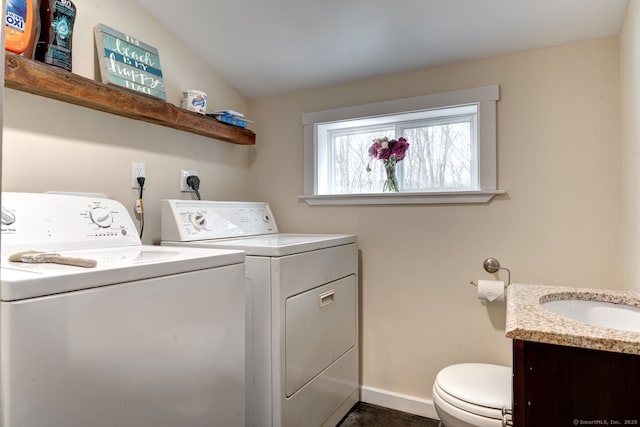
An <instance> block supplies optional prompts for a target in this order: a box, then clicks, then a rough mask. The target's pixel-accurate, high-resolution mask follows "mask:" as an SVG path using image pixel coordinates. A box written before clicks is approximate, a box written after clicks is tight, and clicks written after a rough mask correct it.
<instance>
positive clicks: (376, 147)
mask: <svg viewBox="0 0 640 427" xmlns="http://www.w3.org/2000/svg"><path fill="white" fill-rule="evenodd" d="M380 148H382V145H381V144H380V142H379V140H375V141H374V143H373V144H372V145H371V147H369V155H370V156H371V157H373V158H374V159H377V158H378V152H379V151H380Z"/></svg>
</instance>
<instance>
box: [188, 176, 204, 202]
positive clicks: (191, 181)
mask: <svg viewBox="0 0 640 427" xmlns="http://www.w3.org/2000/svg"><path fill="white" fill-rule="evenodd" d="M187 185H188V186H189V187H190V188H191V189H192V190H193V191H194V193H196V197H197V198H198V200H201V199H200V193H199V192H198V189H199V188H200V178H198V176H197V175H189V176H188V177H187Z"/></svg>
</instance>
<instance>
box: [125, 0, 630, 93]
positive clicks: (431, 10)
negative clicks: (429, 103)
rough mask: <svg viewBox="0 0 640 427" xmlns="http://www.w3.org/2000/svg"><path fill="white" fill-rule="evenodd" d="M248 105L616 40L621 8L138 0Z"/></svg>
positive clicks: (415, 0) (616, 3)
mask: <svg viewBox="0 0 640 427" xmlns="http://www.w3.org/2000/svg"><path fill="white" fill-rule="evenodd" d="M137 1H138V2H139V3H140V4H141V5H143V7H144V8H145V9H147V10H148V11H149V13H150V14H151V15H153V16H155V17H156V18H157V19H158V20H160V21H161V22H163V23H164V24H165V25H166V26H167V27H168V28H170V29H173V30H174V34H175V36H176V37H177V38H178V39H180V40H181V41H183V42H184V43H186V44H188V45H190V46H194V50H195V51H196V53H198V54H199V55H200V56H201V57H202V58H203V59H204V60H205V61H206V62H207V63H209V64H210V65H211V67H212V68H214V69H215V70H216V71H218V73H220V74H221V75H222V77H223V78H224V79H225V80H226V81H227V82H229V83H230V84H231V85H233V86H234V87H235V88H236V89H238V90H239V91H240V92H241V93H242V94H243V95H244V96H246V97H247V98H250V99H253V98H258V97H262V96H268V95H273V94H276V93H281V92H287V91H291V90H298V89H304V88H311V87H319V86H324V85H329V84H336V83H342V82H348V81H351V80H356V79H361V78H366V77H373V76H378V75H384V74H389V73H396V72H402V71H410V70H415V69H420V68H425V67H432V66H437V65H444V64H450V63H454V62H460V61H465V60H470V59H476V58H482V57H488V56H493V55H499V54H504V53H510V52H516V51H520V50H526V49H533V48H539V47H547V46H555V45H560V44H564V43H568V42H575V41H580V40H587V39H594V38H602V37H609V36H615V35H618V34H619V32H620V29H621V27H622V23H623V21H624V16H625V13H626V10H627V6H628V4H629V0H224V1H223V0H181V1H176V0H137Z"/></svg>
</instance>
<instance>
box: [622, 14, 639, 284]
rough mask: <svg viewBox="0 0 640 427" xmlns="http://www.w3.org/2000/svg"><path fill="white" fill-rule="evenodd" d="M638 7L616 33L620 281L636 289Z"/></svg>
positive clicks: (637, 250) (637, 232)
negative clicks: (621, 231) (621, 240)
mask: <svg viewBox="0 0 640 427" xmlns="http://www.w3.org/2000/svg"><path fill="white" fill-rule="evenodd" d="M638 73H640V6H639V5H638V3H637V2H629V9H628V11H627V16H626V19H625V23H624V27H623V29H622V32H621V34H620V88H621V90H620V93H621V100H622V109H621V110H622V111H621V113H622V114H621V118H622V170H623V186H622V187H623V195H624V197H623V200H624V205H623V210H622V211H623V214H624V220H623V224H624V234H623V235H624V283H625V287H626V288H628V289H635V290H640V261H639V260H640V153H639V150H640V121H638V115H639V114H640V77H639V76H638Z"/></svg>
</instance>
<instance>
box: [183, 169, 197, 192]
mask: <svg viewBox="0 0 640 427" xmlns="http://www.w3.org/2000/svg"><path fill="white" fill-rule="evenodd" d="M189 176H198V171H188V170H186V169H182V170H181V171H180V191H183V192H184V191H188V192H191V193H193V190H192V189H191V187H189V185H188V184H187V178H188V177H189Z"/></svg>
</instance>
